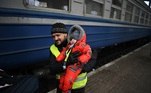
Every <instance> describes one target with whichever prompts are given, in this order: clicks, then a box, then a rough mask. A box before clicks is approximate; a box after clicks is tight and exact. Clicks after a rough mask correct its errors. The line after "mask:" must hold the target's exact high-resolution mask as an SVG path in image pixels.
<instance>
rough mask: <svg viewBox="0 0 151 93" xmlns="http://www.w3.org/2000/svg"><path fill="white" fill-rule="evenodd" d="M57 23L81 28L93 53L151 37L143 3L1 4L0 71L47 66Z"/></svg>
mask: <svg viewBox="0 0 151 93" xmlns="http://www.w3.org/2000/svg"><path fill="white" fill-rule="evenodd" d="M56 22H63V23H65V24H66V25H67V28H70V27H71V26H72V25H73V24H79V25H81V26H82V27H83V28H84V30H85V31H86V34H87V39H88V43H89V44H90V45H91V47H92V48H93V49H95V48H100V47H107V46H110V45H114V44H118V43H122V42H127V41H131V40H135V39H139V38H143V37H150V36H151V10H150V8H149V7H147V6H146V5H145V4H144V3H143V2H142V1H140V0H1V4H0V68H1V69H4V70H12V69H17V68H23V67H25V66H30V65H32V66H33V64H39V63H45V62H48V61H49V46H50V44H52V43H53V42H52V39H51V36H50V33H51V25H52V24H53V23H56ZM27 69H28V68H27Z"/></svg>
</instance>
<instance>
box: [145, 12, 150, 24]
mask: <svg viewBox="0 0 151 93" xmlns="http://www.w3.org/2000/svg"><path fill="white" fill-rule="evenodd" d="M148 17H149V15H148V13H146V16H145V24H148Z"/></svg>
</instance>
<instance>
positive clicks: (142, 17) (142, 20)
mask: <svg viewBox="0 0 151 93" xmlns="http://www.w3.org/2000/svg"><path fill="white" fill-rule="evenodd" d="M144 17H145V12H144V11H142V13H141V19H140V23H141V24H144Z"/></svg>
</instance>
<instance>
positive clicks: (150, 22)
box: [149, 15, 151, 25]
mask: <svg viewBox="0 0 151 93" xmlns="http://www.w3.org/2000/svg"><path fill="white" fill-rule="evenodd" d="M149 24H150V25H151V15H150V17H149Z"/></svg>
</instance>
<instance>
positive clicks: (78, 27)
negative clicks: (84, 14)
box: [68, 25, 86, 42]
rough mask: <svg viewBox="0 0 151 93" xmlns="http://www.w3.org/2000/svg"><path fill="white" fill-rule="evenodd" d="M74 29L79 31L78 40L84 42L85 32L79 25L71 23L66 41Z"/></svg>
mask: <svg viewBox="0 0 151 93" xmlns="http://www.w3.org/2000/svg"><path fill="white" fill-rule="evenodd" d="M74 31H79V33H80V34H79V38H78V41H80V42H86V33H85V31H84V29H83V28H82V27H81V26H80V25H73V26H72V27H71V28H70V29H69V32H68V42H69V41H70V38H71V34H72V33H73V32H74Z"/></svg>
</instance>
